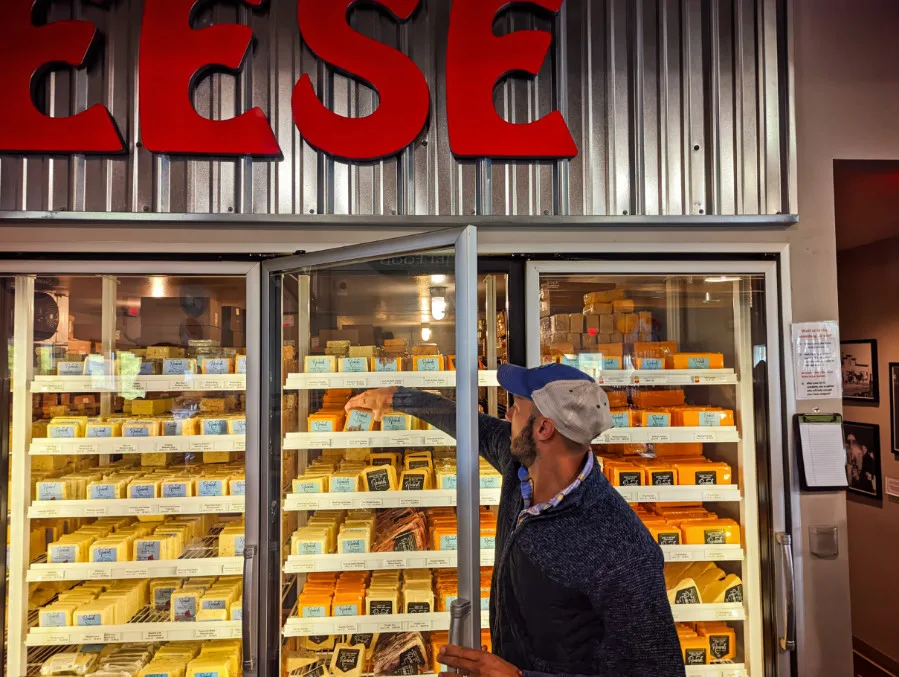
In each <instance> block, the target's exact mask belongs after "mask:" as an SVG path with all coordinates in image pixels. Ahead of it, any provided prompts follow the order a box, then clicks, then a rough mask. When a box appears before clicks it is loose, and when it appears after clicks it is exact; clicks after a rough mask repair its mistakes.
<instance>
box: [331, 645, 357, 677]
mask: <svg viewBox="0 0 899 677" xmlns="http://www.w3.org/2000/svg"><path fill="white" fill-rule="evenodd" d="M361 654H362V652H361V651H359V650H358V649H341V650H340V651H338V652H337V658H336V659H335V661H334V664H335V665H336V666H337V669H338V670H340V671H341V672H352V671H353V670H355V669H356V666H357V665H359V658H360V656H361Z"/></svg>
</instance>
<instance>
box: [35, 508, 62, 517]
mask: <svg viewBox="0 0 899 677" xmlns="http://www.w3.org/2000/svg"><path fill="white" fill-rule="evenodd" d="M31 511H32V513H33V514H34V516H35V517H56V516H58V515H59V508H57V507H56V506H48V507H44V506H34V505H33V506H32V508H31Z"/></svg>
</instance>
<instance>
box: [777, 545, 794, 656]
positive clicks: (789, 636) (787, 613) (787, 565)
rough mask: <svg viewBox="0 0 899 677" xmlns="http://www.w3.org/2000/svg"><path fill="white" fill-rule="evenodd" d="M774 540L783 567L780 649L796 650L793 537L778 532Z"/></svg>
mask: <svg viewBox="0 0 899 677" xmlns="http://www.w3.org/2000/svg"><path fill="white" fill-rule="evenodd" d="M775 540H776V541H777V545H778V547H779V549H780V558H781V562H782V564H783V569H784V622H785V626H784V631H783V636H781V638H780V649H781V651H795V650H796V597H795V590H794V585H795V581H794V576H795V573H794V571H793V537H792V536H791V535H790V534H788V533H784V532H782V531H781V532H778V533H777V534H776V535H775Z"/></svg>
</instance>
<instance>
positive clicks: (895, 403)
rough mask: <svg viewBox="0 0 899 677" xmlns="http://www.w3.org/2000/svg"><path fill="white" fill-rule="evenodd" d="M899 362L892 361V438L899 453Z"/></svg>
mask: <svg viewBox="0 0 899 677" xmlns="http://www.w3.org/2000/svg"><path fill="white" fill-rule="evenodd" d="M896 407H899V362H890V439H891V440H892V444H891V446H892V448H893V453H894V454H899V428H897V427H896V426H897V424H899V411H897V410H896Z"/></svg>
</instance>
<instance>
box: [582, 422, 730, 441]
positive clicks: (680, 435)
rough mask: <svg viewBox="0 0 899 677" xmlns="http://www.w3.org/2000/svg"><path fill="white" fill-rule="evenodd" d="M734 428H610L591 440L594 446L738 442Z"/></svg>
mask: <svg viewBox="0 0 899 677" xmlns="http://www.w3.org/2000/svg"><path fill="white" fill-rule="evenodd" d="M739 441H740V434H739V433H738V432H737V428H736V427H735V426H714V427H712V426H708V427H691V426H679V427H674V428H661V427H660V428H651V427H648V428H612V429H611V430H609V431H607V432H604V433H603V434H602V435H600V436H599V437H597V438H596V439H595V440H593V443H594V444H653V443H656V442H675V443H677V442H680V443H683V442H739Z"/></svg>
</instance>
